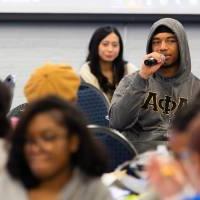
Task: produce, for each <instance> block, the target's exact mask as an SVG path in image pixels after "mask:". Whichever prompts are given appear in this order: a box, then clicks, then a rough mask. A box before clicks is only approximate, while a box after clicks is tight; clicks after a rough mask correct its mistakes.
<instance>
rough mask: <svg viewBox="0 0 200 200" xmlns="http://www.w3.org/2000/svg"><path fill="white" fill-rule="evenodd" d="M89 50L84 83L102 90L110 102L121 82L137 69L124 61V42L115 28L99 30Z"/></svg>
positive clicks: (83, 71)
mask: <svg viewBox="0 0 200 200" xmlns="http://www.w3.org/2000/svg"><path fill="white" fill-rule="evenodd" d="M88 50H89V53H88V56H87V59H86V63H85V64H84V65H83V66H82V67H81V69H80V76H81V78H82V79H83V81H85V82H88V83H90V84H92V85H94V86H95V87H97V88H98V89H100V90H101V91H102V92H103V93H104V95H105V96H106V97H107V98H108V100H109V101H110V100H111V98H112V95H113V93H114V90H115V88H116V86H117V85H118V83H119V82H120V80H121V79H122V78H123V77H124V76H125V75H126V74H130V73H133V72H134V71H136V67H135V66H134V65H132V64H131V63H128V62H127V61H125V60H124V59H123V42H122V38H121V35H120V33H119V31H118V30H117V29H116V28H115V27H112V26H105V27H100V28H98V29H97V30H96V31H95V32H94V34H93V35H92V38H91V40H90V42H89V48H88Z"/></svg>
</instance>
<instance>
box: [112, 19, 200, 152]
mask: <svg viewBox="0 0 200 200" xmlns="http://www.w3.org/2000/svg"><path fill="white" fill-rule="evenodd" d="M146 53H147V55H145V57H144V60H143V61H142V64H141V69H140V70H139V71H138V72H136V73H134V74H131V75H128V76H126V77H125V78H124V79H123V80H122V81H121V82H120V84H119V85H118V87H117V89H116V90H115V93H114V95H113V98H112V101H111V107H110V112H109V122H110V126H111V127H112V128H115V129H118V130H119V131H121V132H123V134H124V135H125V136H126V137H127V138H128V139H129V140H130V141H131V142H132V143H133V144H134V145H135V146H136V148H137V150H138V151H139V152H144V151H147V150H149V149H154V148H155V147H156V146H157V145H158V144H163V143H166V142H165V141H166V140H167V139H168V135H167V131H168V128H169V124H170V120H171V119H172V118H173V117H174V114H175V113H176V112H177V111H178V110H180V109H181V108H182V107H184V106H185V105H186V104H188V103H189V102H191V101H192V99H193V98H194V97H195V95H196V94H197V92H198V91H199V88H200V81H199V79H198V78H197V77H196V76H194V75H193V74H192V73H191V59H190V51H189V46H188V40H187V36H186V33H185V30H184V27H183V25H182V24H181V23H180V22H179V21H177V20H175V19H171V18H163V19H160V20H158V21H156V22H155V23H154V24H153V25H152V27H151V29H150V33H149V38H148V41H147V48H146ZM152 58H153V59H154V60H156V62H155V63H154V64H153V65H152V66H149V65H147V64H146V62H144V61H145V60H148V59H152Z"/></svg>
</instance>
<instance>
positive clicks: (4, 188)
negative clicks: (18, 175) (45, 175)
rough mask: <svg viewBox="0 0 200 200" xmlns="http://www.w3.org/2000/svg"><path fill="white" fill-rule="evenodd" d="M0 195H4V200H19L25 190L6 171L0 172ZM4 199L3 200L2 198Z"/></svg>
mask: <svg viewBox="0 0 200 200" xmlns="http://www.w3.org/2000/svg"><path fill="white" fill-rule="evenodd" d="M0 194H1V197H3V196H2V195H3V194H5V197H6V198H5V199H10V198H9V197H14V196H15V197H16V199H18V198H19V199H20V197H23V196H24V194H25V189H24V188H23V186H22V185H21V183H20V182H19V181H17V180H15V179H13V178H12V177H11V176H10V174H9V173H8V172H7V171H6V170H2V171H1V172H0ZM7 197H8V198H7ZM2 199H4V198H2Z"/></svg>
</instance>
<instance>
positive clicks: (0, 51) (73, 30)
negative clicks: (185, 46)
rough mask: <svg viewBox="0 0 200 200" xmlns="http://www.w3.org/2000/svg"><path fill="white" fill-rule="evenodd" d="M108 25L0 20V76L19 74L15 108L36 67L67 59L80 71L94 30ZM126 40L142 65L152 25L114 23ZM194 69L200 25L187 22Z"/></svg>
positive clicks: (199, 48) (130, 52)
mask: <svg viewBox="0 0 200 200" xmlns="http://www.w3.org/2000/svg"><path fill="white" fill-rule="evenodd" d="M101 25H106V24H100V23H98V24H91V23H82V24H78V23H76V24H70V23H8V22H7V23H0V77H1V78H4V77H5V76H6V75H7V74H10V73H12V74H15V75H16V89H15V96H14V101H13V107H15V106H16V105H18V104H20V103H23V102H24V101H25V98H24V96H23V85H24V83H25V82H26V80H27V79H28V77H29V74H30V73H31V72H32V71H33V69H34V68H36V67H38V66H40V65H42V64H43V63H44V62H50V61H53V62H65V63H69V64H71V65H72V66H74V67H75V68H76V69H77V70H78V69H79V67H80V66H81V65H82V64H83V63H84V60H85V57H86V54H87V45H88V42H89V39H90V37H91V35H92V33H93V31H94V30H95V29H96V28H97V27H99V26H101ZM114 25H115V26H116V27H117V28H118V29H119V30H120V32H121V34H122V37H123V39H124V46H125V58H126V59H127V60H128V61H131V62H132V63H134V64H135V65H137V66H139V65H140V63H141V60H142V58H143V56H144V52H145V46H146V39H147V35H148V31H149V27H150V24H114ZM185 28H186V31H187V33H188V39H189V45H190V49H191V57H192V71H193V72H194V74H196V75H197V76H198V77H200V67H199V63H200V56H199V53H200V40H199V34H200V27H199V26H198V25H188V24H186V25H185Z"/></svg>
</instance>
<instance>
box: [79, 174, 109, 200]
mask: <svg viewBox="0 0 200 200" xmlns="http://www.w3.org/2000/svg"><path fill="white" fill-rule="evenodd" d="M81 180H82V181H83V183H84V185H85V187H87V191H88V198H91V200H111V199H112V196H111V194H110V192H109V190H108V187H107V186H105V185H104V183H103V182H102V181H101V178H100V177H89V176H87V175H85V174H81ZM89 194H90V195H89Z"/></svg>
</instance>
